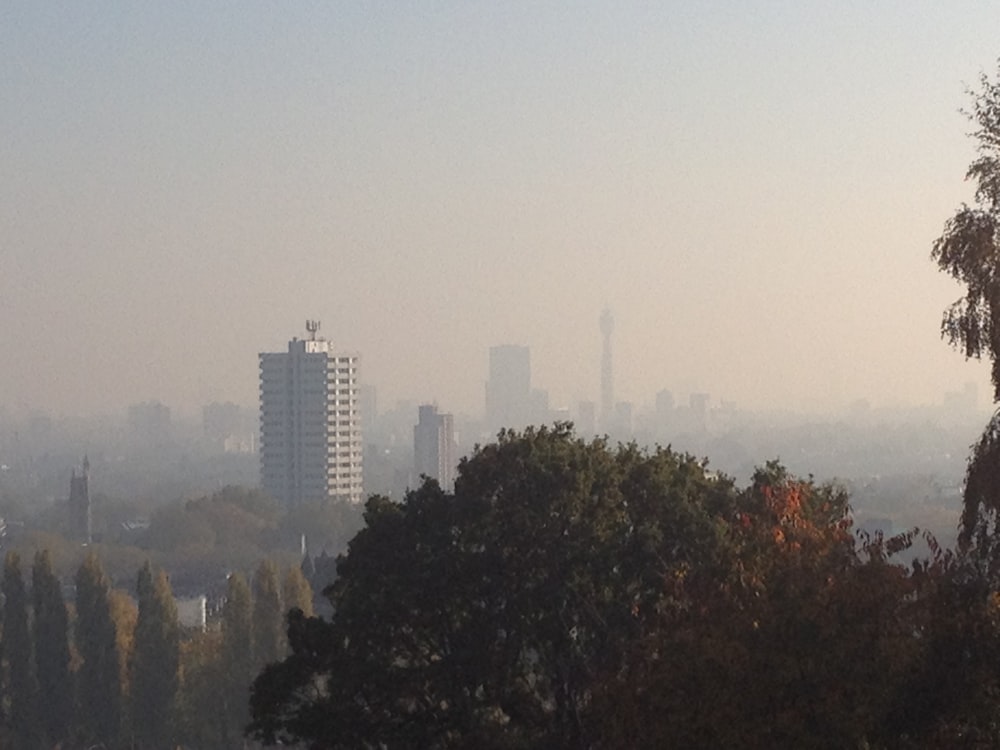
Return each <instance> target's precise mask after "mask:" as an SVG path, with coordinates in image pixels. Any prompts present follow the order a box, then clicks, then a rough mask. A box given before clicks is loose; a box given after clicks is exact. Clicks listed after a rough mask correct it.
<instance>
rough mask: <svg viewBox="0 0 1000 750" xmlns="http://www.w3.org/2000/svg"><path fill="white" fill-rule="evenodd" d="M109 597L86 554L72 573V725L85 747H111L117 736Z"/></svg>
mask: <svg viewBox="0 0 1000 750" xmlns="http://www.w3.org/2000/svg"><path fill="white" fill-rule="evenodd" d="M109 596H110V585H109V583H108V578H107V576H106V575H105V573H104V568H103V567H102V566H101V561H100V560H99V559H98V558H97V556H96V555H95V554H93V553H91V554H90V555H88V556H87V558H86V559H85V560H84V561H83V564H82V565H81V566H80V568H79V570H78V571H77V573H76V614H77V618H76V634H75V635H76V638H75V642H76V647H77V651H78V652H79V655H80V659H81V662H82V663H81V664H80V669H79V672H78V683H77V684H78V687H79V694H78V708H79V712H80V713H79V720H78V722H77V724H78V725H79V726H80V728H81V729H82V731H83V733H84V739H85V740H86V742H87V744H88V745H96V744H103V745H105V746H106V747H108V748H112V747H116V746H117V745H118V741H119V738H120V735H121V726H122V682H121V672H122V669H121V654H120V652H119V650H118V643H117V639H116V629H115V623H114V620H113V618H112V616H111V607H110V603H109Z"/></svg>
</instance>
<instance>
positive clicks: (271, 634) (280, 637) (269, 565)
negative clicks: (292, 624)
mask: <svg viewBox="0 0 1000 750" xmlns="http://www.w3.org/2000/svg"><path fill="white" fill-rule="evenodd" d="M284 631H285V612H284V609H283V608H282V603H281V583H280V582H279V580H278V566H277V565H275V564H274V561H273V560H262V561H261V563H260V565H258V566H257V571H256V572H255V573H254V576H253V645H254V661H255V671H256V670H259V669H260V668H261V667H263V666H264V665H266V664H271V663H273V662H276V661H278V660H279V659H280V658H281V657H282V656H283V655H284V642H285V632H284Z"/></svg>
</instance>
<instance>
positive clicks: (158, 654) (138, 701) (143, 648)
mask: <svg viewBox="0 0 1000 750" xmlns="http://www.w3.org/2000/svg"><path fill="white" fill-rule="evenodd" d="M136 592H137V598H138V601H139V618H138V620H137V621H136V626H135V647H134V651H133V654H132V660H131V670H130V673H131V689H132V693H131V698H132V701H131V708H132V727H133V731H134V733H135V737H136V740H137V742H138V745H139V747H140V748H149V750H154V749H155V748H161V747H172V746H173V745H174V744H175V743H174V739H175V732H174V727H175V721H174V720H175V718H176V717H175V709H176V702H177V691H178V686H179V675H178V666H179V664H178V662H179V653H180V652H179V649H180V626H179V625H178V622H177V605H176V604H175V603H174V597H173V593H172V592H171V590H170V582H169V581H168V580H167V575H166V573H164V572H163V571H162V570H160V571H157V572H156V573H155V574H154V573H153V570H152V568H151V567H150V564H149V562H148V561H147V562H146V564H145V565H143V566H142V569H141V570H140V571H139V576H138V581H137V585H136Z"/></svg>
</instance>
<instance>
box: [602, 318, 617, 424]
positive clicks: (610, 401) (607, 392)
mask: <svg viewBox="0 0 1000 750" xmlns="http://www.w3.org/2000/svg"><path fill="white" fill-rule="evenodd" d="M614 331H615V319H614V318H612V317H611V311H610V310H608V309H607V308H605V309H604V312H602V313H601V337H602V338H603V345H602V347H601V429H602V430H604V431H607V430H608V429H609V428H610V426H611V424H612V423H613V422H614V421H615V414H614V410H615V380H614V369H613V367H612V360H611V334H612V333H614Z"/></svg>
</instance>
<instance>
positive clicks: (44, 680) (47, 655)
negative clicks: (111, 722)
mask: <svg viewBox="0 0 1000 750" xmlns="http://www.w3.org/2000/svg"><path fill="white" fill-rule="evenodd" d="M31 593H32V599H33V602H34V620H33V623H32V624H33V630H34V641H35V674H36V676H37V681H38V694H39V699H40V700H39V703H40V710H39V719H40V727H41V729H42V730H43V732H44V735H45V740H46V744H47V746H48V747H54V746H56V745H58V744H59V743H60V742H64V741H65V740H67V739H68V738H69V734H70V728H71V726H72V721H73V683H72V681H71V679H70V671H69V665H70V651H69V618H68V615H67V611H66V603H65V601H63V596H62V588H61V586H60V583H59V579H58V578H57V577H56V575H55V573H54V572H53V570H52V559H51V557H50V555H49V553H48V551H47V550H41V551H39V552H37V553H36V554H35V563H34V567H33V568H32V575H31Z"/></svg>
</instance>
